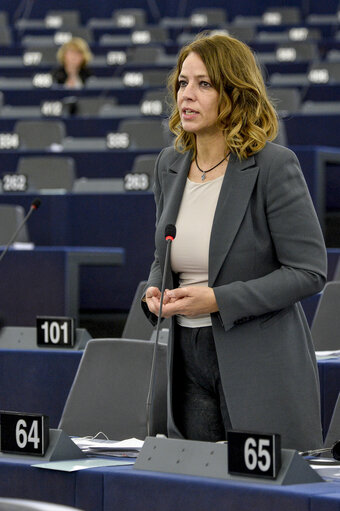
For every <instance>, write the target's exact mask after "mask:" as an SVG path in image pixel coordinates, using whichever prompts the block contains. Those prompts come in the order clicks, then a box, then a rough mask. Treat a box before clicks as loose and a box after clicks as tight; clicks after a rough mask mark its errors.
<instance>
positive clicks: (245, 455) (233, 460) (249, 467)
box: [228, 431, 281, 479]
mask: <svg viewBox="0 0 340 511" xmlns="http://www.w3.org/2000/svg"><path fill="white" fill-rule="evenodd" d="M280 467H281V438H280V435H276V434H262V433H251V432H244V431H229V432H228V471H229V473H230V474H238V475H245V476H253V477H264V478H270V479H275V478H276V477H277V475H278V472H279V470H280Z"/></svg>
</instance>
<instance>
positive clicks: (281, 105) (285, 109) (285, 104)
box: [268, 87, 301, 115]
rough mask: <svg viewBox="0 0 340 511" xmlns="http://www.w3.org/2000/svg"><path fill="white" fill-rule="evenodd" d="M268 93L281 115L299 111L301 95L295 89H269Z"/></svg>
mask: <svg viewBox="0 0 340 511" xmlns="http://www.w3.org/2000/svg"><path fill="white" fill-rule="evenodd" d="M268 93H269V96H270V98H271V99H272V101H273V102H274V103H275V106H276V109H277V110H278V112H280V113H281V115H284V114H288V113H294V112H298V111H299V109H300V105H301V94H300V91H299V89H298V88H297V87H271V88H270V89H269V90H268Z"/></svg>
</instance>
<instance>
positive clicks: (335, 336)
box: [311, 282, 340, 351]
mask: <svg viewBox="0 0 340 511" xmlns="http://www.w3.org/2000/svg"><path fill="white" fill-rule="evenodd" d="M339 311H340V282H328V283H327V284H326V286H325V288H324V290H323V293H322V294H321V297H320V300H319V303H318V307H317V309H316V312H315V315H314V319H313V323H312V327H311V332H312V337H313V343H314V348H315V350H316V351H323V350H339V349H340V314H339Z"/></svg>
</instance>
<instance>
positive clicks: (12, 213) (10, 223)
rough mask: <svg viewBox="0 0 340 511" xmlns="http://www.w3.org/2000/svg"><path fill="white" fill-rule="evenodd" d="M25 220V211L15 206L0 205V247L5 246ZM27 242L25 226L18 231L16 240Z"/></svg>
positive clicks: (27, 236) (27, 235) (28, 239)
mask: <svg viewBox="0 0 340 511" xmlns="http://www.w3.org/2000/svg"><path fill="white" fill-rule="evenodd" d="M24 218H25V210H24V208H23V207H22V206H17V205H15V204H0V245H6V244H7V243H8V242H9V240H10V239H11V237H12V236H13V234H14V232H15V231H16V229H17V228H18V227H19V225H20V224H21V223H22V221H23V220H24ZM15 241H20V242H23V243H26V242H29V241H30V238H29V234H28V229H27V225H24V226H23V228H22V229H21V230H20V231H19V233H18V235H17V237H16V240H15Z"/></svg>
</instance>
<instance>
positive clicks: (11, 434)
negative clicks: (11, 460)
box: [0, 411, 49, 456]
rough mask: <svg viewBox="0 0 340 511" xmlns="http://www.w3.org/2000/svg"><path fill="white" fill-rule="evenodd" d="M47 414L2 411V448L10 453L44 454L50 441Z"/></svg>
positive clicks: (0, 421) (0, 445)
mask: <svg viewBox="0 0 340 511" xmlns="http://www.w3.org/2000/svg"><path fill="white" fill-rule="evenodd" d="M48 422H49V421H48V417H47V416H46V415H39V414H33V413H19V412H7V411H0V424H1V434H0V450H1V452H4V453H10V454H26V455H28V454H29V455H32V454H33V455H35V456H44V454H45V453H46V449H47V447H48V443H49V424H48Z"/></svg>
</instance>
